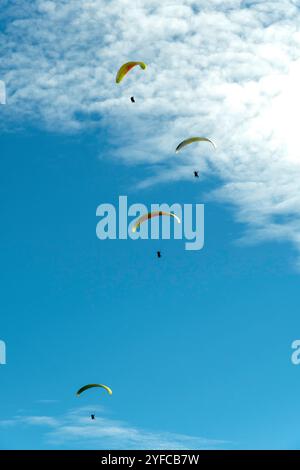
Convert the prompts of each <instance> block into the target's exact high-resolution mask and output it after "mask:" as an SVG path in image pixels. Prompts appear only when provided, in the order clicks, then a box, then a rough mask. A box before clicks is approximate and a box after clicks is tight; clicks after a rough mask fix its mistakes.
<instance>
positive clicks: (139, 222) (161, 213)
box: [132, 211, 181, 232]
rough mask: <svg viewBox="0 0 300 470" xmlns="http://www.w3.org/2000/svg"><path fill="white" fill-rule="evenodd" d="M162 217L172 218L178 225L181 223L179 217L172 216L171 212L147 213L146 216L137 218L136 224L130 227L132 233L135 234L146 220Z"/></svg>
mask: <svg viewBox="0 0 300 470" xmlns="http://www.w3.org/2000/svg"><path fill="white" fill-rule="evenodd" d="M163 215H166V216H169V217H174V219H176V220H177V222H178V223H179V224H180V223H181V222H180V219H179V217H178V216H177V215H176V214H173V212H165V211H153V212H148V214H144V215H142V216H141V217H139V218H138V220H137V221H136V223H135V224H134V226H133V227H132V231H133V232H136V231H137V229H138V228H139V226H140V225H141V224H142V223H143V222H145V221H146V220H149V219H152V217H160V216H163Z"/></svg>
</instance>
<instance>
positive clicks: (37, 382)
mask: <svg viewBox="0 0 300 470" xmlns="http://www.w3.org/2000/svg"><path fill="white" fill-rule="evenodd" d="M59 3H60V5H59ZM176 3H177V2H172V4H173V6H172V7H171V6H170V7H169V9H168V8H166V9H165V10H163V9H160V7H159V6H158V3H157V2H155V1H153V2H149V3H148V4H145V2H139V3H138V5H137V8H136V10H134V9H132V10H131V12H132V13H131V15H132V16H131V18H130V15H129V13H128V4H127V3H126V1H120V2H114V6H112V5H110V2H104V3H103V2H102V1H100V0H99V1H98V0H97V1H96V0H94V1H91V2H89V3H88V4H86V2H85V6H83V3H82V2H77V1H76V2H74V4H73V2H72V6H68V2H49V1H48V2H46V1H37V2H32V4H31V6H30V7H28V6H27V7H25V6H26V2H22V1H20V2H19V7H20V6H22V7H24V8H19V9H18V11H14V9H12V7H11V5H10V2H6V3H5V2H4V10H3V11H4V14H3V17H2V16H1V23H0V24H1V25H2V29H3V32H2V33H1V34H2V35H3V36H1V37H4V38H5V39H7V42H6V46H3V51H1V54H2V56H3V57H4V59H5V60H3V64H1V69H0V70H1V72H0V73H1V76H0V79H2V80H4V81H5V84H6V91H7V99H6V105H4V106H3V105H2V106H1V107H0V113H1V115H0V119H1V135H0V149H1V159H0V164H1V169H0V179H1V182H0V188H1V194H2V197H1V214H2V225H1V227H2V229H1V235H0V237H1V245H2V248H3V249H2V250H1V265H2V270H3V275H2V296H1V315H0V339H2V340H4V341H5V342H6V344H7V364H6V365H5V366H0V378H1V400H0V447H1V448H2V449H39V448H98V449H101V448H151V447H152V448H153V447H156V448H158V447H161V448H237V449H241V448H275V449H276V448H298V447H299V438H298V435H297V424H298V421H299V412H298V409H297V402H298V400H297V397H298V393H297V392H298V384H299V380H300V375H299V374H300V368H299V370H298V368H297V367H296V366H293V365H292V363H291V360H290V356H291V353H292V350H291V343H292V341H293V340H295V339H298V338H299V333H300V321H299V315H298V312H299V303H300V301H299V295H298V292H299V236H298V227H299V224H300V219H299V208H300V202H299V178H298V176H299V151H298V148H297V146H296V145H295V142H296V140H297V139H296V136H295V134H294V133H293V130H295V128H294V127H293V126H294V124H293V123H294V120H295V119H296V117H297V114H296V113H297V112H298V113H299V111H298V110H295V109H294V107H293V103H294V99H293V98H295V97H293V96H292V97H291V96H290V94H289V90H291V89H292V90H295V82H296V81H297V78H298V77H299V70H300V68H299V58H298V57H297V49H296V48H295V45H296V44H298V42H299V41H300V36H299V27H298V26H297V14H299V12H298V10H297V7H296V6H295V3H294V2H289V1H286V2H281V3H280V2H279V3H277V2H266V1H265V2H262V3H260V2H257V3H255V4H254V6H252V7H251V6H249V5H247V8H246V7H245V5H243V2H242V3H241V2H235V1H233V2H229V3H230V8H225V3H223V2H221V1H216V2H209V4H208V3H207V2H203V3H201V8H200V10H199V11H198V12H197V11H196V10H195V8H192V6H193V5H192V4H191V2H189V1H187V2H182V3H184V5H178V6H177V7H176ZM282 3H286V5H285V6H286V8H285V13H284V16H282V15H283V13H282V10H281V9H282V6H281V5H282ZM116 4H118V6H119V9H118V8H117V7H116ZM150 4H151V5H150ZM272 4H273V5H272ZM274 5H275V6H276V8H274ZM227 6H228V2H227ZM89 8H90V10H89ZM27 9H29V10H30V11H27ZM95 12H96V13H97V14H98V16H97V15H96V16H95ZM120 12H122V15H121V13H120ZM118 15H119V16H118ZM199 15H200V16H199ZM295 15H296V16H295ZM4 17H6V18H8V20H4ZM278 17H280V18H281V19H280V21H279V20H278ZM74 18H75V19H74ZM95 18H97V21H98V22H99V25H100V26H101V27H102V28H101V27H100V26H99V28H97V22H96V23H95V24H94V23H93V21H95ZM116 18H117V20H118V21H116ZM158 18H159V19H160V22H158V21H157V19H158ZM170 18H171V19H170ZM70 19H71V20H72V21H69V20H70ZM76 19H78V21H76ZM130 20H131V21H130ZM113 23H115V24H116V28H119V29H117V31H114V30H113V31H112V32H110V31H109V25H111V24H113ZM53 24H56V25H57V32H56V33H53V32H51V31H53V28H52V26H53ZM91 24H94V29H93V28H92V27H91ZM137 24H139V25H143V28H142V32H140V36H142V38H140V36H139V35H138V34H137V32H136V25H137ZM199 24H200V25H201V26H203V28H202V35H200V36H199V33H197V29H198V27H199ZM245 24H247V25H249V28H250V29H251V31H252V32H251V35H248V36H247V35H246V36H247V37H245V35H244V28H245V27H246V26H245ZM251 24H252V28H251ZM298 24H299V22H298ZM34 25H35V26H36V27H33V26H34ZM66 25H68V26H66ZM105 25H108V26H105ZM167 25H169V26H168V27H167ZM172 25H173V26H174V29H173V26H172ZM37 26H38V27H37ZM62 26H65V30H64V41H62V34H63V33H62V31H61V29H62ZM154 26H155V28H154ZM106 27H107V31H106V29H105V28H106ZM77 28H79V29H78V30H77ZM153 28H154V29H153ZM168 28H169V29H168ZM297 28H298V29H297ZM175 30H176V31H177V33H176V35H174V34H175V33H174V31H175ZM139 31H140V30H139ZM190 31H191V33H190ZM118 32H119V33H120V34H119V41H118V42H117V43H115V39H114V35H116V36H118ZM77 33H79V34H77ZM20 34H21V35H22V37H23V40H22V43H20V41H18V38H19V35H20ZM110 34H111V35H112V37H110ZM76 37H77V39H76V41H75V38H76ZM220 38H221V39H222V41H223V44H224V48H226V54H228V56H227V57H224V62H221V63H220V60H221V56H223V55H224V54H225V52H224V51H222V48H221V49H220V46H219V42H220ZM275 38H279V39H278V41H277V42H276V40H275ZM154 39H155V41H154ZM83 40H84V42H83ZM139 41H141V42H139ZM58 43H60V46H58V45H57V44H58ZM227 44H230V47H229V48H228V47H227ZM139 45H142V46H143V47H142V48H141V49H140V53H139V56H142V58H143V59H144V60H145V61H146V62H147V63H149V67H148V70H149V72H148V74H146V72H145V74H144V76H143V75H142V72H141V73H139V72H137V73H136V74H135V75H134V74H133V73H132V74H131V76H130V77H127V78H128V81H127V82H124V86H123V88H118V87H116V85H115V84H114V74H115V72H116V68H117V67H118V65H119V64H120V63H122V62H123V61H125V60H126V59H127V57H130V58H131V57H133V56H136V54H137V49H138V47H139ZM271 47H272V49H271ZM198 48H199V50H198ZM158 49H160V50H161V51H162V52H161V55H157V50H158ZM195 51H198V53H199V54H201V57H202V61H203V62H204V64H202V63H201V60H200V59H199V58H198V56H195V55H193V54H195ZM185 54H190V55H189V57H191V56H192V57H194V62H193V63H192V64H191V66H190V68H189V67H186V65H185V62H183V63H182V62H181V61H182V60H184V57H185ZM282 57H284V59H282V60H281V61H279V64H278V58H282ZM123 59H125V60H123ZM237 64H239V66H237ZM50 77H51V78H50ZM144 77H145V78H144ZM172 77H175V78H174V81H173V78H172ZM170 80H171V82H169V81H170ZM198 82H199V83H200V84H201V87H200V85H199V88H197V87H198ZM271 85H272V86H271ZM191 90H192V91H191ZM133 93H134V95H135V96H136V100H137V102H136V103H135V104H134V105H133V104H132V103H130V101H129V97H130V96H131V95H132V94H133ZM193 93H194V95H193ZM287 107H289V108H288V110H289V113H288V114H285V118H284V119H283V117H282V113H284V112H285V111H287ZM224 115H225V116H224ZM271 116H272V119H271ZM286 116H288V117H286ZM285 121H288V123H289V124H290V125H289V126H288V125H286V127H284V129H285V131H286V132H287V131H288V134H287V135H286V134H284V133H282V129H283V125H284V123H285ZM298 122H299V121H298ZM199 127H200V129H199ZM198 129H199V132H201V133H202V131H203V133H205V134H206V133H209V135H211V136H212V137H214V139H215V140H216V142H217V144H218V149H219V150H218V152H216V153H215V154H214V155H212V154H211V152H207V153H206V152H203V154H201V155H200V150H199V146H198V147H197V146H195V147H196V148H194V149H192V150H191V151H190V152H186V153H185V155H184V156H182V157H178V156H175V155H174V152H173V151H174V148H175V147H176V145H177V144H178V142H179V141H180V140H181V138H182V137H185V136H186V133H188V134H190V133H191V134H193V133H195V132H196V131H197V130H198ZM199 132H197V133H199ZM184 157H186V161H185V160H184ZM195 165H197V168H198V167H199V169H200V171H201V178H200V179H199V181H198V180H194V179H193V177H192V170H193V168H194V167H195ZM123 194H125V195H128V198H129V202H130V203H135V202H141V203H144V204H146V205H149V204H151V203H156V202H168V203H173V202H179V203H182V204H183V203H204V204H205V247H204V249H203V250H201V251H199V252H187V251H185V250H184V247H183V243H182V241H172V240H170V241H163V242H157V241H132V240H126V241H117V240H112V241H100V240H99V239H97V238H96V234H95V230H96V224H97V219H96V216H95V213H96V208H97V206H98V205H99V204H101V203H104V202H109V203H112V204H116V203H117V201H118V197H119V195H123ZM158 247H159V248H160V249H161V250H162V251H163V258H162V259H161V260H158V259H157V258H156V256H155V252H156V250H157V249H158ZM87 382H103V383H106V384H108V385H110V386H111V387H112V389H113V392H114V393H113V396H112V397H109V396H108V395H106V394H104V393H99V391H95V392H94V391H91V393H90V394H86V395H85V396H82V397H81V398H80V399H78V398H76V396H75V392H76V390H77V389H78V388H79V387H80V386H81V385H83V384H85V383H87ZM93 411H95V412H96V416H97V419H96V420H95V423H94V422H91V421H90V420H89V415H90V413H91V412H93Z"/></svg>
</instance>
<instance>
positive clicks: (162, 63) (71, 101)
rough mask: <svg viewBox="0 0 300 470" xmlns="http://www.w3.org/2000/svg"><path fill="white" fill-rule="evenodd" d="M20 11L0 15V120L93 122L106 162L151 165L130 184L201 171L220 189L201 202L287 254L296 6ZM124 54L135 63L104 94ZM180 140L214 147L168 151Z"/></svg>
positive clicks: (205, 1)
mask: <svg viewBox="0 0 300 470" xmlns="http://www.w3.org/2000/svg"><path fill="white" fill-rule="evenodd" d="M28 3H29V2H25V1H23V2H22V1H21V0H19V1H18V2H17V4H18V8H17V9H16V8H13V7H12V5H11V2H8V1H7V2H4V7H3V17H4V16H6V18H8V19H7V20H6V23H5V22H4V20H3V24H6V30H5V32H4V38H5V40H4V38H3V40H1V42H0V43H1V46H0V47H1V52H0V53H1V56H2V63H3V66H2V78H3V79H4V80H5V82H6V84H7V89H8V100H9V106H6V107H5V110H4V111H2V110H1V112H2V115H3V116H4V118H5V119H6V121H7V122H14V120H18V121H19V120H20V119H21V120H22V119H24V120H26V122H27V121H28V119H30V120H32V121H35V122H36V123H39V124H38V125H43V126H45V127H46V128H48V129H53V130H55V131H57V130H60V131H81V130H84V129H86V128H87V127H91V126H95V127H99V126H105V128H106V129H107V132H106V133H105V135H106V137H105V139H106V140H107V143H110V144H111V150H110V152H109V153H108V154H107V157H109V158H118V159H121V160H122V161H124V162H125V163H127V164H133V165H135V164H144V163H146V164H148V165H149V166H150V168H152V174H151V175H149V179H148V180H147V181H144V182H143V186H147V185H150V184H153V183H155V182H165V181H176V180H180V179H186V178H191V172H192V170H193V169H195V168H197V169H199V170H200V171H201V174H202V175H203V177H205V176H206V175H208V174H213V175H215V176H217V177H218V181H220V187H219V188H218V189H217V190H216V191H215V192H214V193H213V194H211V197H214V198H216V199H217V200H220V201H222V202H226V203H229V204H231V205H232V206H233V207H234V208H235V209H236V212H235V213H236V218H237V220H239V221H240V222H242V223H244V224H246V226H247V227H248V238H249V237H250V238H251V240H253V241H261V240H267V239H269V240H274V239H275V240H278V241H281V240H284V241H285V240H288V241H290V242H292V243H293V244H294V246H296V248H297V249H298V250H300V235H299V233H300V231H299V229H300V216H299V214H300V164H299V162H300V150H299V143H298V123H299V120H300V119H299V118H300V107H299V105H298V103H299V101H300V90H299V81H300V54H299V50H300V26H299V25H300V13H299V12H300V10H299V6H300V5H299V3H297V2H296V1H294V0H272V1H268V0H262V1H260V0H259V1H255V2H252V1H250V0H249V1H248V0H226V1H223V0H202V1H201V2H194V1H193V0H178V1H177V0H172V1H170V2H169V1H167V2H163V3H162V2H161V1H158V0H147V1H146V0H136V1H135V2H132V1H131V0H116V1H104V0H88V1H85V2H82V1H79V0H73V1H72V2H70V1H67V0H59V1H58V0H52V1H49V0H47V1H46V0H35V1H32V2H30V4H28ZM20 38H21V39H20ZM1 39H2V38H1ZM128 59H137V60H140V59H141V60H144V61H145V62H147V63H148V64H149V67H148V69H147V71H146V72H143V71H141V70H136V71H134V72H133V73H131V74H130V75H129V76H127V77H126V79H125V80H124V82H123V83H122V84H121V85H120V86H116V85H115V83H114V78H115V73H116V70H117V68H118V66H119V65H120V64H121V63H122V62H124V61H126V60H128ZM131 95H134V96H135V98H136V103H135V104H134V105H133V104H132V103H131V102H130V100H129V97H130V96H131ZM3 109H4V107H3ZM11 120H12V121H11ZM41 123H42V124H41ZM194 134H196V135H199V134H200V135H206V136H209V137H211V138H213V139H214V140H215V141H216V142H217V144H218V150H217V151H216V152H212V151H211V150H210V148H209V147H206V146H205V144H204V145H199V146H197V145H195V146H194V147H193V148H189V149H188V150H187V151H184V152H182V153H181V154H179V155H176V156H175V155H174V149H175V147H176V145H177V143H178V142H179V141H180V140H181V139H183V138H184V137H186V136H190V135H194Z"/></svg>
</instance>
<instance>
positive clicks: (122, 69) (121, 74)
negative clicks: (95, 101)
mask: <svg viewBox="0 0 300 470" xmlns="http://www.w3.org/2000/svg"><path fill="white" fill-rule="evenodd" d="M136 65H139V66H140V67H141V69H143V70H145V68H146V67H147V65H146V64H145V63H144V62H126V64H123V65H122V66H121V67H120V68H119V70H118V73H117V76H116V83H120V82H121V81H122V80H123V78H124V77H125V75H127V73H128V72H129V70H131V69H132V68H133V67H135V66H136Z"/></svg>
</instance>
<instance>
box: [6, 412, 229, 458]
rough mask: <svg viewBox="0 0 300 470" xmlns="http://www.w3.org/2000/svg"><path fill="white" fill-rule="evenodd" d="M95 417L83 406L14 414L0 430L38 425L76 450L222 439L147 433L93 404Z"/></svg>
mask: <svg viewBox="0 0 300 470" xmlns="http://www.w3.org/2000/svg"><path fill="white" fill-rule="evenodd" d="M93 409H94V411H95V410H96V419H95V420H94V421H92V420H91V419H90V418H89V412H90V410H89V409H87V408H86V407H83V408H78V409H76V410H71V411H69V412H68V413H66V414H65V415H62V416H59V417H51V416H16V417H15V418H14V419H12V420H5V421H0V429H1V428H2V429H6V430H7V429H9V428H11V427H14V426H15V425H17V426H18V429H19V430H20V427H25V429H26V428H27V427H31V428H35V427H39V433H41V429H44V433H43V434H40V435H41V436H42V438H43V439H44V440H46V442H47V443H48V444H50V445H51V446H52V447H54V448H56V449H59V448H62V447H65V446H68V448H73V449H74V448H75V449H76V448H77V449H101V450H103V449H104V450H105V449H129V450H130V449H134V450H137V449H142V450H145V449H168V450H171V449H178V450H180V449H182V450H186V449H211V448H219V447H221V446H224V445H225V444H226V443H225V441H219V440H212V439H205V438H200V437H193V436H186V435H183V434H175V433H165V432H149V431H145V430H142V429H138V428H135V427H132V426H129V425H128V424H127V423H124V422H121V421H116V420H112V419H108V418H107V417H105V416H103V412H102V410H101V409H99V410H98V409H97V407H96V408H95V407H94V408H93Z"/></svg>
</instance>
